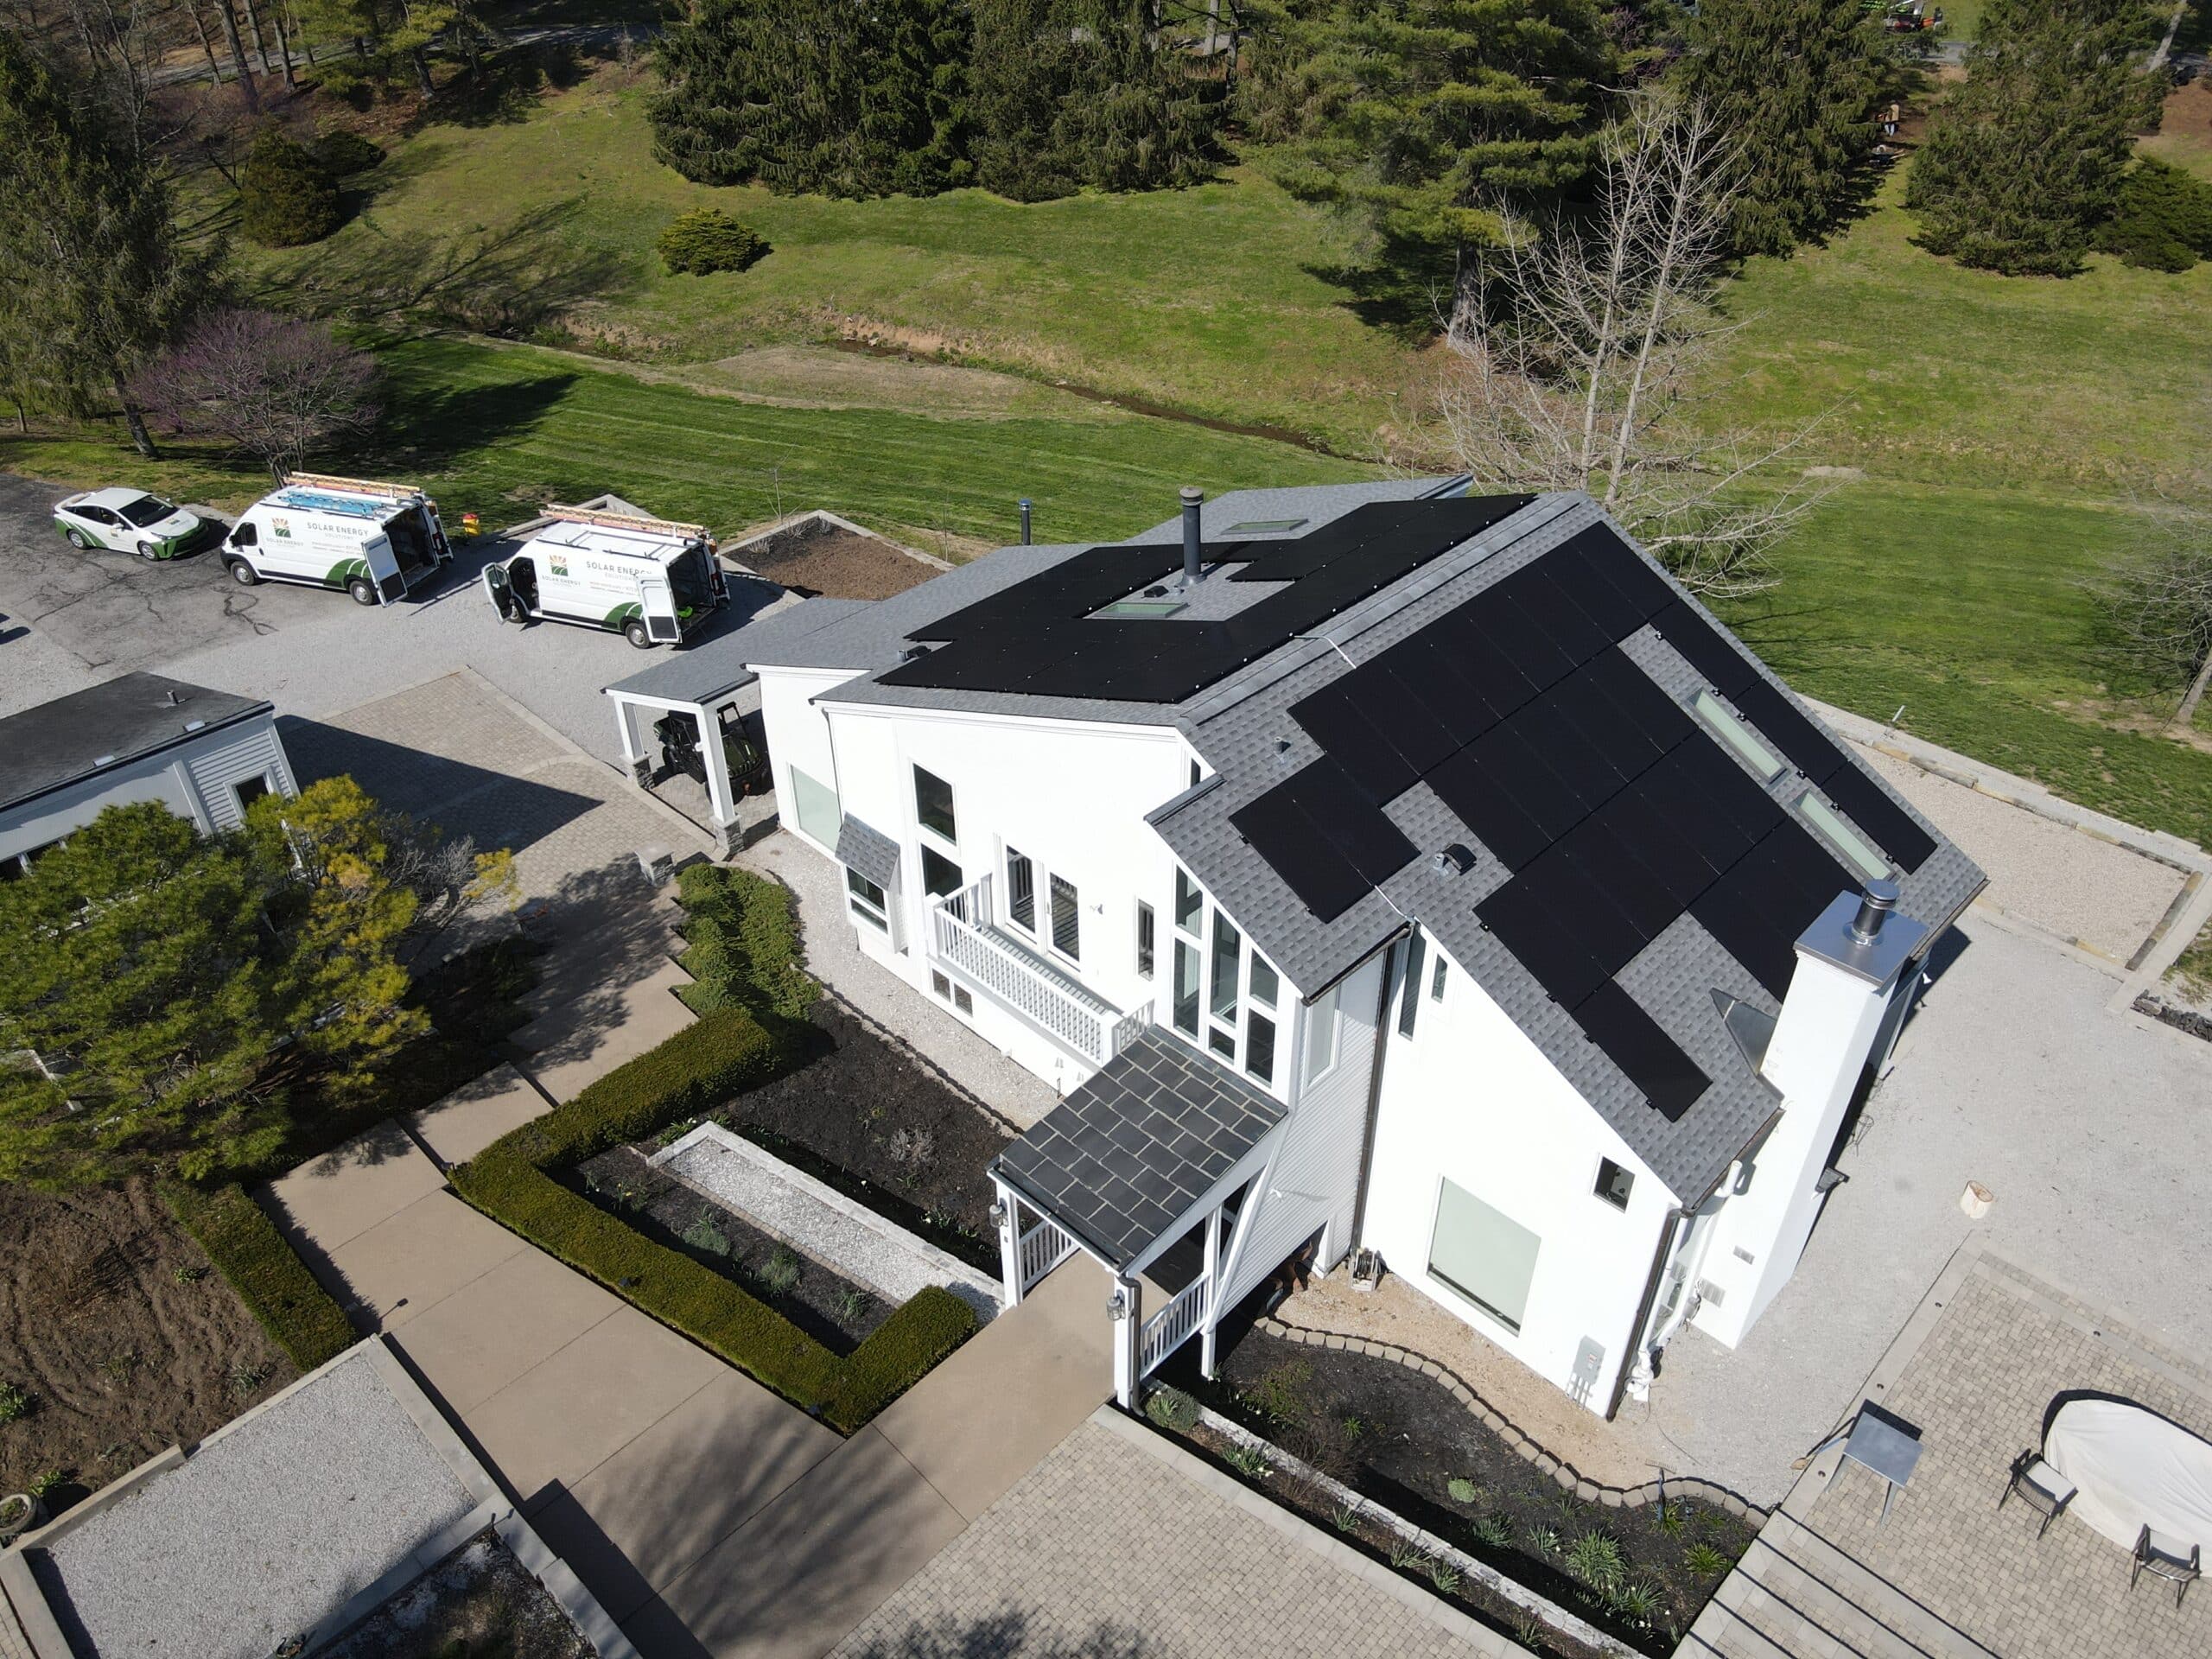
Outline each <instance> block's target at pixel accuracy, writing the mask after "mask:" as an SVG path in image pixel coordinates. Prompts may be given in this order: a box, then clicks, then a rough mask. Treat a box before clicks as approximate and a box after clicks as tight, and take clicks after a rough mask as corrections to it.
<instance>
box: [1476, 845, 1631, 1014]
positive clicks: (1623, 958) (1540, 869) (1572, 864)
mask: <svg viewBox="0 0 2212 1659" xmlns="http://www.w3.org/2000/svg"><path fill="white" fill-rule="evenodd" d="M1503 890H1504V891H1507V892H1512V891H1515V890H1518V891H1519V892H1520V893H1521V894H1522V898H1524V899H1534V900H1535V903H1536V904H1538V905H1539V906H1541V907H1542V909H1543V910H1544V912H1546V913H1547V914H1548V916H1549V917H1550V918H1551V919H1552V924H1553V925H1554V926H1557V927H1561V928H1564V929H1566V930H1567V933H1568V935H1569V936H1570V937H1571V938H1573V941H1574V943H1575V945H1576V947H1577V949H1578V950H1579V951H1580V953H1582V954H1584V955H1586V956H1587V957H1589V958H1590V960H1591V961H1592V963H1595V964H1596V965H1597V969H1598V972H1599V976H1601V977H1605V978H1610V977H1611V976H1613V975H1614V974H1617V973H1618V972H1619V971H1620V970H1621V969H1622V968H1623V967H1624V966H1625V965H1626V964H1627V963H1628V960H1629V958H1630V957H1633V956H1634V955H1635V954H1636V953H1637V951H1638V950H1642V949H1643V946H1644V945H1645V944H1647V943H1648V942H1649V936H1648V935H1640V934H1639V933H1638V931H1637V928H1636V927H1635V925H1633V924H1632V923H1631V922H1630V918H1629V917H1628V914H1627V912H1624V911H1623V910H1622V909H1621V907H1620V906H1618V905H1617V904H1615V903H1614V902H1613V900H1612V899H1611V896H1610V895H1609V894H1608V893H1606V891H1605V887H1602V886H1601V885H1599V883H1598V882H1597V881H1595V880H1592V871H1591V869H1590V868H1589V867H1588V866H1587V865H1586V864H1578V863H1577V861H1575V860H1574V858H1573V856H1572V855H1570V854H1569V853H1568V851H1567V843H1566V842H1560V844H1559V845H1557V846H1555V847H1554V848H1552V849H1551V850H1550V851H1548V852H1547V853H1546V854H1545V855H1543V856H1542V857H1541V858H1540V859H1538V860H1537V861H1535V863H1534V864H1531V865H1530V866H1529V868H1527V869H1525V870H1522V872H1521V873H1520V874H1517V875H1516V876H1515V877H1514V878H1513V880H1512V882H1511V884H1510V886H1509V887H1507V888H1505V889H1503ZM1522 960H1523V961H1524V962H1526V960H1527V959H1526V958H1525V957H1524V958H1523V959H1522ZM1529 965H1530V966H1531V968H1532V969H1533V967H1534V964H1529ZM1537 977H1538V978H1539V979H1540V980H1541V979H1543V976H1542V974H1541V973H1539V974H1537ZM1544 988H1545V989H1546V990H1548V991H1549V992H1550V993H1551V994H1552V995H1553V996H1554V997H1555V998H1557V999H1558V1000H1559V1001H1561V1002H1564V1003H1566V1004H1567V1005H1568V1006H1569V1007H1572V1006H1573V1004H1574V1002H1575V1001H1577V1000H1578V998H1579V997H1580V995H1582V994H1583V993H1585V992H1586V991H1587V989H1588V987H1587V986H1584V987H1582V988H1581V989H1580V991H1578V990H1577V989H1576V988H1575V987H1573V986H1572V985H1555V984H1554V983H1552V982H1550V981H1549V980H1544Z"/></svg>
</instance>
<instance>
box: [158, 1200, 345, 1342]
mask: <svg viewBox="0 0 2212 1659" xmlns="http://www.w3.org/2000/svg"><path fill="white" fill-rule="evenodd" d="M162 1197H163V1198H165V1199H167V1200H168V1206H169V1211H170V1213H171V1214H173V1215H174V1216H175V1217H176V1218H177V1221H178V1223H179V1224H181V1226H182V1227H183V1228H184V1230H185V1231H187V1232H188V1233H190V1234H191V1235H192V1236H193V1237H194V1239H195V1240H197V1241H198V1243H199V1245H200V1249H203V1250H205V1251H207V1259H208V1260H209V1261H210V1262H213V1263H214V1264H215V1270H216V1271H217V1272H218V1273H219V1274H222V1275H223V1277H224V1278H225V1279H226V1280H228V1281H230V1286H231V1288H232V1289H233V1290H235V1291H236V1292H238V1300H240V1301H242V1302H244V1303H245V1305H246V1307H247V1308H248V1310H249V1311H251V1313H252V1314H253V1317H254V1318H255V1319H258V1320H260V1321H261V1328H262V1329H263V1330H264V1331H266V1332H269V1334H270V1336H271V1337H272V1338H275V1339H276V1343H277V1346H278V1347H280V1348H282V1349H283V1351H284V1352H285V1353H286V1355H288V1356H289V1357H290V1359H291V1362H292V1363H293V1364H295V1365H296V1366H298V1367H299V1368H300V1370H302V1371H303V1372H304V1371H311V1370H315V1367H316V1366H318V1365H320V1364H321V1363H324V1362H325V1361H326V1360H330V1359H334V1358H336V1357H338V1356H339V1355H340V1354H342V1353H344V1352H345V1351H346V1350H347V1349H348V1348H351V1347H352V1346H353V1344H354V1343H355V1342H356V1341H357V1340H358V1339H359V1338H358V1336H357V1334H356V1332H354V1330H353V1323H352V1321H350V1320H349V1319H346V1311H345V1309H343V1308H341V1307H340V1306H338V1304H337V1303H336V1302H334V1301H333V1300H331V1299H330V1295H329V1294H328V1293H327V1291H325V1290H324V1289H323V1287H321V1285H320V1284H317V1283H316V1282H315V1275H314V1274H312V1273H309V1272H308V1266H307V1263H306V1262H302V1261H301V1260H300V1257H299V1253H298V1252H297V1251H296V1250H295V1249H293V1248H292V1247H291V1245H290V1244H289V1243H288V1242H287V1241H286V1240H285V1237H284V1236H283V1234H282V1233H280V1232H278V1231H277V1224H276V1223H275V1222H273V1221H271V1220H270V1218H269V1214H268V1212H267V1211H264V1209H262V1207H261V1206H260V1205H257V1204H256V1203H255V1202H254V1201H253V1198H252V1196H251V1194H250V1193H248V1192H246V1190H245V1188H244V1187H243V1186H240V1185H238V1183H237V1182H235V1181H233V1182H231V1183H230V1184H229V1185H224V1186H218V1187H209V1188H200V1187H191V1186H183V1185H168V1186H166V1187H164V1188H163V1190H162Z"/></svg>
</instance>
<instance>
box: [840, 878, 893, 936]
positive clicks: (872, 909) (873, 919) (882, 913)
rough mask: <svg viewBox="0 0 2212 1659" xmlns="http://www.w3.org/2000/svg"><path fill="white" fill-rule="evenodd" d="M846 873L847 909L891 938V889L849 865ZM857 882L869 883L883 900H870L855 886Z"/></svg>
mask: <svg viewBox="0 0 2212 1659" xmlns="http://www.w3.org/2000/svg"><path fill="white" fill-rule="evenodd" d="M844 871H845V907H846V909H848V910H849V911H850V912H852V913H853V914H854V915H855V916H857V917H859V918H861V920H863V921H865V922H867V923H868V924H869V925H871V926H873V927H874V929H875V930H876V931H878V932H879V933H881V934H882V935H883V936H884V938H890V937H891V889H890V888H888V887H885V886H883V885H882V883H880V882H879V881H877V880H875V879H874V877H873V876H867V875H862V874H861V873H860V872H859V871H858V870H856V869H855V868H853V867H852V866H851V865H849V864H848V865H846V866H844ZM855 880H859V881H865V882H867V883H868V886H869V887H874V889H875V890H876V892H878V893H881V894H882V895H883V896H882V898H881V899H880V900H879V899H870V898H869V897H868V895H867V894H865V893H861V891H860V890H859V889H858V888H857V887H854V886H853V883H854V882H855Z"/></svg>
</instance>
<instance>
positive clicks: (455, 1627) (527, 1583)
mask: <svg viewBox="0 0 2212 1659" xmlns="http://www.w3.org/2000/svg"><path fill="white" fill-rule="evenodd" d="M327 1659H594V1651H593V1649H592V1645H591V1643H588V1642H587V1641H586V1640H585V1639H584V1637H583V1633H582V1631H581V1630H577V1629H576V1627H575V1624H573V1623H572V1622H571V1621H570V1620H569V1616H568V1615H567V1614H566V1613H564V1612H563V1611H561V1607H560V1604H559V1603H557V1602H556V1601H555V1600H554V1599H553V1598H552V1597H551V1596H550V1595H548V1594H546V1592H545V1591H544V1589H543V1587H542V1586H540V1585H539V1584H538V1582H537V1580H536V1579H533V1578H532V1577H531V1575H530V1573H529V1571H528V1570H527V1569H526V1568H524V1566H523V1564H522V1563H521V1562H520V1561H518V1560H516V1559H515V1557H514V1554H513V1552H512V1551H511V1550H509V1549H508V1548H507V1547H506V1545H505V1544H504V1543H502V1542H501V1541H499V1535H498V1534H497V1533H495V1532H493V1530H491V1529H489V1528H486V1529H485V1530H484V1531H483V1532H481V1533H480V1534H479V1535H477V1536H476V1537H474V1539H472V1540H470V1541H469V1542H468V1543H467V1545H466V1546H464V1547H463V1548H461V1550H460V1551H459V1552H458V1553H456V1554H454V1555H452V1556H450V1557H448V1559H447V1560H445V1561H444V1562H442V1563H441V1564H440V1565H439V1566H438V1567H435V1568H433V1569H432V1570H431V1571H430V1572H429V1573H425V1574H424V1575H423V1577H422V1578H420V1579H417V1580H416V1581H415V1582H414V1583H413V1584H411V1585H410V1586H407V1588H405V1589H404V1590H402V1591H401V1592H399V1593H398V1594H397V1595H396V1596H394V1597H393V1598H392V1599H391V1600H390V1601H388V1602H386V1603H385V1605H383V1606H382V1607H379V1608H378V1610H377V1611H375V1612H373V1613H372V1614H371V1615H370V1616H369V1618H368V1619H367V1620H366V1622H365V1623H363V1624H359V1625H356V1626H355V1627H354V1629H353V1632H352V1633H351V1634H350V1635H348V1636H347V1637H346V1638H345V1640H343V1641H342V1642H340V1643H339V1644H338V1645H337V1646H336V1647H334V1648H332V1649H328V1652H327Z"/></svg>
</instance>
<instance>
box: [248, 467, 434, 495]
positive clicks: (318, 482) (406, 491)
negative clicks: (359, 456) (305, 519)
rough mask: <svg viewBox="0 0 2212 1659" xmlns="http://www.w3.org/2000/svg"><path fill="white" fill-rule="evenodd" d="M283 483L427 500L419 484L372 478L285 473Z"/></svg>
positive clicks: (361, 493) (357, 493)
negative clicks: (416, 497) (389, 481)
mask: <svg viewBox="0 0 2212 1659" xmlns="http://www.w3.org/2000/svg"><path fill="white" fill-rule="evenodd" d="M284 483H285V486H286V487H288V488H289V486H292V485H295V484H304V485H306V486H308V488H310V489H325V490H350V491H352V492H353V493H354V494H356V495H385V496H390V497H391V499H393V500H395V501H404V500H406V499H408V498H410V496H421V497H423V499H429V492H427V491H425V490H424V489H423V487H422V486H420V485H419V484H392V483H388V482H385V481H384V480H378V479H372V478H339V477H335V476H334V475H333V474H329V473H287V474H285V475H284Z"/></svg>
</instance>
